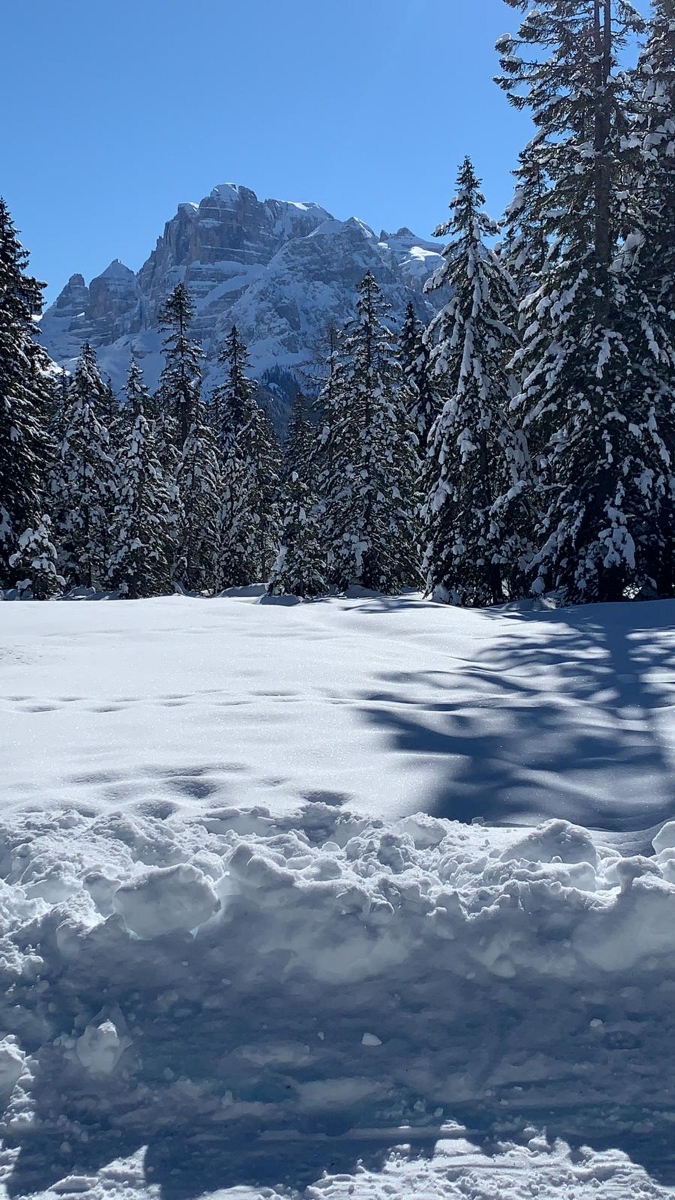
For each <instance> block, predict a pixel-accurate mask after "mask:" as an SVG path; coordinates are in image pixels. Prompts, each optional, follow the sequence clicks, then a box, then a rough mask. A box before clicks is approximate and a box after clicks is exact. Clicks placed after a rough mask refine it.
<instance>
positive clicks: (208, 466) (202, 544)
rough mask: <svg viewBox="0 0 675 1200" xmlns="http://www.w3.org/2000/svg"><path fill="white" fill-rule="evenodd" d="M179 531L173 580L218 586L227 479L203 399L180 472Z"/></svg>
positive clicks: (206, 588)
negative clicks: (224, 476)
mask: <svg viewBox="0 0 675 1200" xmlns="http://www.w3.org/2000/svg"><path fill="white" fill-rule="evenodd" d="M177 484H178V494H179V497H180V503H179V509H178V533H177V548H176V559H175V564H174V573H173V574H174V580H175V582H176V583H177V584H178V585H179V586H180V587H182V588H184V589H185V590H186V591H191V592H212V591H213V590H214V589H215V588H216V587H217V586H218V580H219V560H220V513H221V507H222V492H223V480H222V473H221V465H220V458H219V455H218V451H217V447H216V440H215V437H214V434H213V430H212V429H211V428H210V426H209V425H208V423H207V420H206V411H205V408H204V404H203V403H202V401H201V400H198V401H197V403H196V406H195V409H194V420H193V422H192V425H191V427H190V430H189V431H188V436H187V437H186V439H185V442H184V444H183V453H182V455H181V460H180V464H179V467H178V474H177Z"/></svg>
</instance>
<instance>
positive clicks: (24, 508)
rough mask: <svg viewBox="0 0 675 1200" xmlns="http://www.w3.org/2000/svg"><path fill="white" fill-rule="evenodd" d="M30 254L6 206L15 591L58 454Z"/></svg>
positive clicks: (4, 306)
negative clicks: (25, 540)
mask: <svg viewBox="0 0 675 1200" xmlns="http://www.w3.org/2000/svg"><path fill="white" fill-rule="evenodd" d="M27 262H28V255H27V253H26V251H25V250H24V249H23V247H22V246H21V243H20V242H19V240H18V237H17V233H16V230H15V228H14V225H13V224H12V220H11V218H10V215H9V212H8V209H7V207H6V205H5V203H4V201H3V200H1V199H0V588H9V587H12V586H14V584H15V582H16V580H17V567H16V561H17V560H15V566H12V565H11V563H10V559H12V558H13V556H14V554H15V553H16V552H17V550H19V548H20V545H19V540H20V538H21V535H22V534H23V533H24V531H26V530H28V529H34V528H36V527H37V525H38V523H39V520H40V516H41V514H42V513H43V512H44V501H45V485H46V473H47V469H48V466H49V460H50V457H51V453H52V445H51V440H50V437H49V433H48V428H47V426H48V420H49V415H50V405H51V402H52V391H53V383H52V379H51V376H50V374H49V371H48V363H47V359H46V356H45V354H44V352H43V351H42V350H41V349H40V348H39V347H38V345H37V344H36V342H35V339H34V331H35V323H34V320H33V318H34V316H35V314H37V313H39V312H40V311H41V309H42V289H43V287H44V284H41V283H38V281H37V280H36V279H34V278H32V277H31V276H29V275H27V274H26V266H27Z"/></svg>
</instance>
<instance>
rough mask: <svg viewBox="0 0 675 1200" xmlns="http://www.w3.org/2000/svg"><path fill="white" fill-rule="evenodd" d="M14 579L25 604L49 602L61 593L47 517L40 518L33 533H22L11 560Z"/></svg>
mask: <svg viewBox="0 0 675 1200" xmlns="http://www.w3.org/2000/svg"><path fill="white" fill-rule="evenodd" d="M9 561H10V566H11V568H12V570H13V571H14V574H15V576H16V582H15V585H14V586H15V587H16V589H17V591H18V593H19V596H20V597H21V598H22V599H24V600H49V599H51V597H52V596H58V595H60V594H61V592H62V591H63V589H64V587H65V585H66V581H65V579H64V578H63V576H62V575H59V571H58V565H57V562H58V555H57V551H56V546H55V545H54V543H53V541H52V526H51V521H50V519H49V517H48V516H42V517H41V518H40V520H39V521H38V523H37V525H36V527H35V528H34V529H32V528H29V529H25V530H24V531H23V533H22V534H21V536H20V538H19V546H18V549H17V550H15V551H14V554H12V555H11V557H10V560H9Z"/></svg>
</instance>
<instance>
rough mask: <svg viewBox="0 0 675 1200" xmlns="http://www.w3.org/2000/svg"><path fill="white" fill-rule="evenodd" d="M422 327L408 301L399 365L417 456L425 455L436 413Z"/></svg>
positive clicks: (426, 342)
mask: <svg viewBox="0 0 675 1200" xmlns="http://www.w3.org/2000/svg"><path fill="white" fill-rule="evenodd" d="M425 332H426V331H425V328H424V326H423V325H422V322H421V321H420V320H419V319H418V317H417V313H416V312H415V306H414V304H413V303H412V301H410V303H409V304H408V307H407V308H406V313H405V320H404V322H403V328H402V330H401V364H402V367H403V377H404V380H405V383H406V387H407V391H408V403H407V407H408V411H409V413H410V417H411V420H412V426H413V429H414V431H415V433H416V434H417V439H418V444H419V455H420V459H421V460H423V459H424V457H425V455H426V450H427V446H428V443H429V434H430V432H431V428H432V426H433V424H434V422H435V420H436V417H437V416H438V412H439V407H440V404H439V396H438V391H437V389H436V388H434V385H433V382H432V376H431V369H430V362H429V357H430V346H429V342H428V340H427V338H426V337H425Z"/></svg>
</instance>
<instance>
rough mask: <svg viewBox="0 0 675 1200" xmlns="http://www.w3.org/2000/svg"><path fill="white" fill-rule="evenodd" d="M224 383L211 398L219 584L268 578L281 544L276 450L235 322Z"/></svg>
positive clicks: (225, 360)
mask: <svg viewBox="0 0 675 1200" xmlns="http://www.w3.org/2000/svg"><path fill="white" fill-rule="evenodd" d="M220 362H221V363H222V364H223V366H224V367H225V379H224V382H223V383H222V384H221V385H220V386H219V387H218V388H216V390H215V392H214V395H213V400H212V420H213V421H214V423H215V425H216V433H217V439H218V446H219V449H220V453H221V458H222V472H223V503H222V508H221V520H220V569H219V579H220V586H221V587H222V588H228V587H242V586H246V585H248V584H251V583H255V582H257V581H259V580H261V579H266V578H267V575H268V573H269V570H270V569H271V567H272V564H273V563H274V560H275V558H276V554H277V550H278V543H279V511H278V498H279V497H278V491H279V475H280V465H281V464H280V458H281V455H280V449H279V444H278V441H277V438H276V435H275V433H274V429H273V428H272V425H271V422H270V420H269V417H268V416H267V414H266V413H265V411H264V410H263V409H262V408H261V406H260V405H259V403H258V401H257V399H256V392H257V386H256V384H255V383H254V382H253V380H251V379H250V378H249V377H248V375H247V368H248V354H247V350H246V346H245V345H244V343H243V342H242V340H241V338H240V337H239V333H238V331H237V328H236V326H233V327H232V329H231V331H230V333H229V335H228V337H227V339H226V342H225V345H224V347H223V350H222V352H221V355H220Z"/></svg>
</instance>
